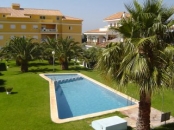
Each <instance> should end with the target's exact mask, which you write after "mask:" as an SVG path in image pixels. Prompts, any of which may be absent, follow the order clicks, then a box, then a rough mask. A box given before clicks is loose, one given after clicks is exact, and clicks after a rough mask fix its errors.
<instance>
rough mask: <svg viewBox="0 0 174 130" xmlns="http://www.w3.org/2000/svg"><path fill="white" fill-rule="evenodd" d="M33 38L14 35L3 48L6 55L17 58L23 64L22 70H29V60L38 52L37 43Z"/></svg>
mask: <svg viewBox="0 0 174 130" xmlns="http://www.w3.org/2000/svg"><path fill="white" fill-rule="evenodd" d="M33 40H34V39H33V38H25V37H24V36H23V37H13V38H12V39H10V41H9V42H8V43H7V45H6V46H5V47H3V48H2V51H3V54H4V55H10V56H11V57H13V58H15V59H16V61H17V62H18V63H19V64H20V66H21V71H22V72H27V71H28V62H29V61H30V60H31V59H33V58H34V57H35V56H36V55H37V54H38V53H37V46H38V44H37V43H34V42H33Z"/></svg>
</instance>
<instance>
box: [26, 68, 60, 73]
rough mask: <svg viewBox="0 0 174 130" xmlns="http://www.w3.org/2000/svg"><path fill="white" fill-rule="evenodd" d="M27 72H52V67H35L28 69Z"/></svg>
mask: <svg viewBox="0 0 174 130" xmlns="http://www.w3.org/2000/svg"><path fill="white" fill-rule="evenodd" d="M56 71H58V70H57V69H54V72H56ZM28 72H33V73H38V72H42V73H47V72H53V69H50V68H37V69H30V70H29V71H28Z"/></svg>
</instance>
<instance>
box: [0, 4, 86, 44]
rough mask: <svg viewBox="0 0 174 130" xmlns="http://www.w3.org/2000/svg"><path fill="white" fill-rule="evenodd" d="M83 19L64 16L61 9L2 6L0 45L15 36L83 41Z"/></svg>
mask: <svg viewBox="0 0 174 130" xmlns="http://www.w3.org/2000/svg"><path fill="white" fill-rule="evenodd" d="M82 21H83V20H82V19H79V18H74V17H70V16H64V15H63V14H62V13H61V12H60V11H59V10H47V9H32V8H21V7H20V4H12V5H11V7H0V47H2V46H4V45H5V44H6V42H7V41H8V40H9V39H10V38H12V37H14V36H19V37H20V36H25V37H30V38H35V39H36V41H38V42H41V41H43V40H44V39H46V38H47V37H50V38H56V39H57V38H60V37H62V38H66V37H68V38H73V39H74V40H75V41H77V42H80V43H81V34H82Z"/></svg>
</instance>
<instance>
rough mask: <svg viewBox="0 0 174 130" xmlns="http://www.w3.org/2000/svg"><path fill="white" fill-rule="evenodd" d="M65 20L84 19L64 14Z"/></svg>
mask: <svg viewBox="0 0 174 130" xmlns="http://www.w3.org/2000/svg"><path fill="white" fill-rule="evenodd" d="M63 20H81V21H83V20H82V19H79V18H74V17H70V16H64V19H63Z"/></svg>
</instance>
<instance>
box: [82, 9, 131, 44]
mask: <svg viewBox="0 0 174 130" xmlns="http://www.w3.org/2000/svg"><path fill="white" fill-rule="evenodd" d="M125 17H129V14H128V13H125V12H118V13H116V14H113V15H111V16H109V17H106V18H105V19H104V22H107V26H105V27H103V28H99V29H95V30H90V31H87V32H85V33H84V34H85V35H86V36H87V45H88V46H95V45H99V46H101V47H102V46H103V47H104V46H105V45H107V43H110V42H122V41H123V38H122V36H121V34H120V33H118V32H115V31H113V30H111V29H110V28H111V27H115V28H117V27H119V26H120V24H119V21H120V20H121V19H122V18H125Z"/></svg>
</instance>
